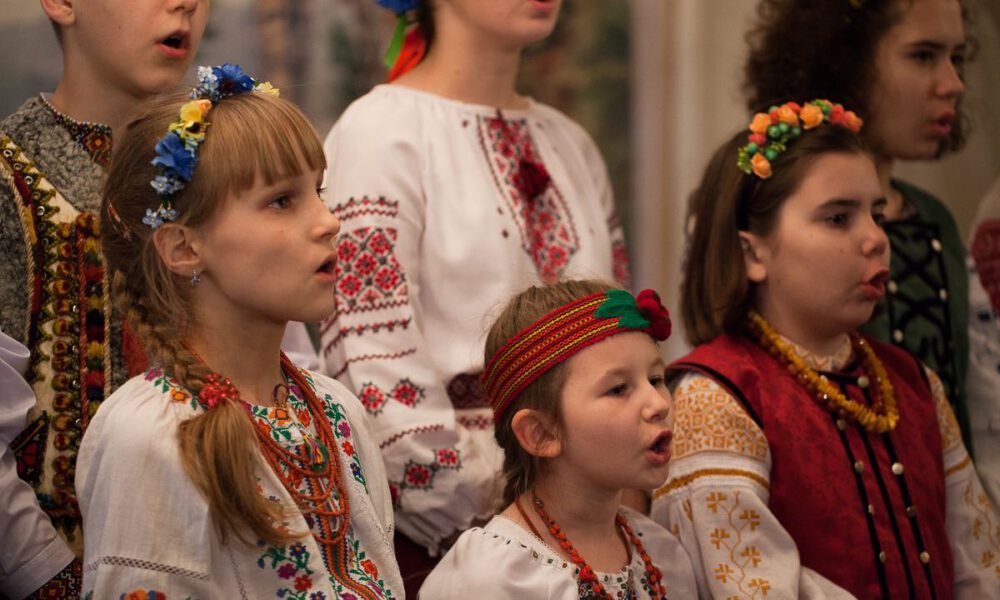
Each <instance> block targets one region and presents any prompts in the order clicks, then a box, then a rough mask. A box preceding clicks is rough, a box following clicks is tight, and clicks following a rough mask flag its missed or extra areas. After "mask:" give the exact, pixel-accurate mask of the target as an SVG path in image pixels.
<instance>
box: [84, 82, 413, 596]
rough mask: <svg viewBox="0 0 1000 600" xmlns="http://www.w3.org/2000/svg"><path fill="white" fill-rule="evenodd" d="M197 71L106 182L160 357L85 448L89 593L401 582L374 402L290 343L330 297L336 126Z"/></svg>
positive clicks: (110, 224)
mask: <svg viewBox="0 0 1000 600" xmlns="http://www.w3.org/2000/svg"><path fill="white" fill-rule="evenodd" d="M198 76H199V80H200V84H199V85H198V87H196V88H195V89H194V91H193V92H192V93H191V94H190V96H186V97H171V98H165V99H161V100H157V101H155V102H152V103H150V104H149V105H147V106H146V107H145V108H144V110H143V111H142V112H141V113H140V114H139V115H138V116H137V117H136V118H135V119H134V120H133V121H132V122H131V123H130V124H129V125H128V127H127V129H126V131H125V135H124V139H123V140H122V142H121V145H120V147H119V149H118V151H117V152H116V154H115V157H114V159H113V161H112V164H111V169H110V173H109V176H108V181H107V184H106V188H105V197H104V201H103V205H102V212H101V218H102V230H101V235H102V242H103V244H104V249H105V252H106V256H107V266H108V273H109V277H110V280H111V281H112V296H113V298H112V299H113V302H114V304H115V306H116V307H117V309H118V310H120V311H121V312H122V313H123V314H124V315H125V317H126V318H127V320H128V321H129V323H130V324H131V326H132V328H133V329H134V331H135V332H136V334H137V335H138V336H139V337H140V338H141V340H142V341H143V344H144V346H145V349H146V351H147V353H148V356H149V357H150V360H151V364H152V365H153V367H152V368H151V369H149V370H148V371H146V373H145V374H143V375H140V376H137V377H135V378H133V379H131V380H130V381H128V382H127V383H126V384H125V385H124V386H122V387H121V388H120V389H119V390H118V391H117V392H115V393H114V394H113V395H112V396H111V397H110V398H109V399H108V401H107V402H106V403H105V405H104V407H103V409H102V411H101V412H100V413H98V415H97V416H96V418H95V419H94V421H93V422H92V423H91V426H90V428H89V429H88V431H87V434H86V436H85V437H84V440H83V442H82V445H81V448H80V458H79V466H78V470H77V489H78V491H79V496H80V499H81V510H82V513H83V517H84V524H85V525H84V528H85V530H86V541H85V548H84V564H85V568H84V572H85V574H84V591H85V594H86V595H87V597H93V598H118V597H127V598H164V597H166V598H185V597H197V598H240V597H242V598H246V597H255V598H256V597H272V598H273V597H296V598H348V597H351V598H359V599H360V598H364V599H376V598H379V599H389V598H399V597H401V593H402V592H401V590H402V585H401V582H400V576H399V570H398V567H397V566H396V562H395V559H394V557H393V554H392V533H393V525H392V509H391V501H390V497H389V491H388V486H387V484H386V477H385V471H384V468H383V467H382V462H381V456H380V454H379V451H378V447H377V446H375V444H374V443H373V442H372V438H371V435H370V431H369V427H368V424H367V422H366V420H365V414H364V409H363V408H362V407H361V405H360V403H359V402H358V400H357V399H356V398H355V397H354V396H352V395H351V394H350V393H349V392H348V391H347V390H346V389H345V388H344V387H343V386H341V385H340V384H338V383H337V382H335V381H333V380H331V379H328V378H325V377H323V376H321V375H318V374H315V373H311V372H309V371H305V370H302V369H299V368H297V367H295V366H294V365H293V364H292V363H291V362H290V361H289V360H288V358H287V357H286V356H284V355H283V354H282V353H281V351H280V345H281V339H282V334H283V332H284V329H285V324H286V322H287V321H289V320H300V321H316V320H319V319H321V318H323V317H325V316H326V315H327V314H329V312H330V311H331V310H332V309H333V293H332V286H333V281H334V277H333V270H334V261H335V258H336V255H335V253H334V251H333V248H334V238H335V236H336V234H337V232H338V230H339V227H340V224H339V222H338V221H337V219H336V218H335V217H334V216H333V215H331V214H330V212H329V211H328V210H327V209H326V207H325V206H324V204H323V202H322V201H321V200H320V197H319V193H320V190H319V184H320V181H321V179H322V175H323V170H324V168H325V161H324V157H323V150H322V146H321V144H320V142H319V140H318V138H317V137H316V134H315V132H314V131H313V129H312V128H311V126H310V125H309V123H308V121H307V120H306V119H305V117H304V116H303V115H302V113H301V112H299V110H298V109H297V108H295V107H294V106H293V105H292V104H290V103H288V102H286V101H284V100H281V99H280V98H278V97H277V93H276V92H277V90H274V89H273V88H271V86H270V85H269V84H266V83H261V84H258V83H256V82H255V81H254V80H253V79H251V78H250V77H249V76H247V75H246V74H245V73H243V71H242V70H241V69H240V68H239V67H238V66H236V65H231V64H227V65H223V66H221V67H212V68H208V67H202V68H200V69H199V70H198Z"/></svg>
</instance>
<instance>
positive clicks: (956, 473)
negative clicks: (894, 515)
mask: <svg viewBox="0 0 1000 600" xmlns="http://www.w3.org/2000/svg"><path fill="white" fill-rule="evenodd" d="M924 370H925V372H926V373H927V378H928V381H930V384H931V392H932V394H933V395H934V403H935V405H936V406H937V415H938V425H939V426H940V430H941V447H942V450H943V453H944V482H945V528H946V530H947V532H948V540H949V541H950V543H951V553H952V558H953V560H954V563H955V598H958V599H968V600H973V599H974V598H1000V517H998V515H997V511H996V509H995V508H994V506H993V503H992V502H990V499H989V498H988V497H987V496H986V492H984V491H983V486H982V484H981V483H980V482H979V476H978V475H976V470H975V468H974V466H973V465H972V461H971V459H970V458H969V453H968V452H967V451H966V449H965V445H964V444H963V443H962V434H961V433H960V431H959V428H958V422H957V421H956V420H955V415H954V413H952V410H951V405H950V404H949V403H948V398H947V396H946V395H945V391H944V385H942V384H941V380H940V379H939V378H938V376H937V375H936V374H935V373H934V372H933V371H931V370H930V369H928V368H927V367H924Z"/></svg>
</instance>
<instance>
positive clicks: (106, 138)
mask: <svg viewBox="0 0 1000 600" xmlns="http://www.w3.org/2000/svg"><path fill="white" fill-rule="evenodd" d="M39 97H41V99H42V102H43V103H44V104H45V107H46V108H48V109H49V112H50V113H52V117H53V118H54V119H55V120H56V123H59V125H61V126H62V127H63V129H65V130H66V131H67V132H69V135H70V137H71V138H73V141H74V142H76V145H77V146H79V147H80V148H81V149H83V151H84V152H86V153H87V155H88V156H90V159H91V160H92V161H94V162H95V163H97V164H98V165H100V166H102V167H107V166H108V164H109V163H110V162H111V127H110V126H108V125H105V124H103V123H91V122H90V121H77V120H74V119H73V118H72V117H68V116H66V115H64V114H63V113H61V112H59V110H58V109H57V108H56V107H55V106H52V102H51V101H50V100H49V98H51V95H50V94H39Z"/></svg>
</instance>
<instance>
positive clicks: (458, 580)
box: [420, 281, 698, 600]
mask: <svg viewBox="0 0 1000 600" xmlns="http://www.w3.org/2000/svg"><path fill="white" fill-rule="evenodd" d="M669 333H670V317H669V315H668V313H667V310H666V309H665V308H664V307H663V306H662V305H661V304H660V300H659V297H658V296H657V295H656V294H655V292H653V291H652V290H644V291H643V292H641V293H640V294H639V296H638V298H633V297H632V295H631V294H629V293H628V292H625V291H623V290H620V289H614V288H612V287H610V286H608V285H607V284H603V283H600V282H597V281H566V282H561V283H557V284H553V285H549V286H536V287H531V288H528V289H527V290H525V291H524V292H522V293H520V294H518V295H517V296H515V297H514V298H513V299H512V300H511V301H510V303H509V304H508V305H507V307H506V308H505V309H504V310H503V312H502V313H501V314H500V316H499V317H498V318H497V320H496V322H495V323H494V325H493V327H492V328H491V330H490V333H489V335H488V337H487V340H486V352H485V358H486V369H485V372H484V375H483V383H484V385H485V387H486V389H487V391H488V392H489V396H490V400H491V403H492V408H493V413H494V418H495V421H496V429H495V437H496V440H497V442H498V444H499V445H500V447H501V448H502V449H503V452H504V473H503V474H504V492H503V504H502V506H503V510H502V512H500V514H499V515H497V516H495V517H493V519H492V520H491V521H490V522H489V523H487V524H486V526H485V527H482V528H479V527H476V528H472V529H470V530H468V531H466V532H465V533H463V534H462V536H461V537H460V538H459V539H458V541H457V542H456V543H455V545H454V546H452V548H451V549H450V550H449V551H448V553H447V554H446V555H445V557H444V558H443V559H442V560H441V562H440V563H439V564H438V566H437V567H436V568H435V569H434V571H432V572H431V574H430V575H429V576H428V578H427V580H426V582H425V584H424V586H423V588H421V591H420V594H421V597H423V598H433V599H435V600H440V599H450V598H454V599H458V598H477V597H478V598H526V599H532V600H534V599H559V600H575V599H577V598H601V599H604V598H609V599H610V598H635V599H652V598H656V599H659V598H666V597H667V596H668V594H669V595H670V597H673V598H694V597H697V595H698V593H697V589H696V587H695V580H694V576H693V572H692V566H691V560H690V558H689V557H688V555H687V554H686V553H685V551H684V550H683V548H682V547H681V546H680V544H679V542H678V541H677V539H676V538H675V537H674V536H673V535H672V534H671V533H670V532H668V531H667V530H665V529H663V528H661V527H659V526H658V525H656V524H655V523H653V522H652V521H650V520H649V519H648V518H647V517H646V516H644V515H642V514H640V513H638V512H636V511H633V510H631V509H628V508H624V507H623V506H622V505H621V500H622V491H623V490H624V489H642V490H650V489H653V488H655V487H656V486H658V485H660V484H661V483H662V482H663V481H664V479H665V478H666V475H667V460H668V458H669V455H670V438H671V431H670V426H671V421H672V419H671V414H670V393H669V392H668V391H667V389H666V386H665V385H664V380H663V360H662V359H661V358H660V354H659V350H658V347H657V341H660V340H664V339H666V337H667V336H668V335H669Z"/></svg>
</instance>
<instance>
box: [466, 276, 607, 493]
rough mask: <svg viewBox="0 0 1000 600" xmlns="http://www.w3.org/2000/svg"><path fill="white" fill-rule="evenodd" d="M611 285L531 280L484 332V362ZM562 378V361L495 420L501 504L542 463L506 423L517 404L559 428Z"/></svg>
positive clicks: (527, 484)
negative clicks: (542, 321)
mask: <svg viewBox="0 0 1000 600" xmlns="http://www.w3.org/2000/svg"><path fill="white" fill-rule="evenodd" d="M614 287H616V286H613V285H610V284H608V283H605V282H603V281H597V280H582V281H561V282H558V283H554V284H549V285H536V286H533V287H530V288H528V289H526V290H524V291H522V292H521V293H519V294H517V295H516V296H514V297H513V298H511V300H510V301H509V302H508V303H507V305H506V306H505V307H504V309H503V310H502V311H501V312H500V315H499V316H498V317H497V318H496V320H495V321H494V322H493V325H492V326H491V327H490V331H489V334H487V336H486V348H485V353H484V356H485V360H484V362H486V363H488V362H489V360H490V358H492V357H493V355H494V354H496V352H497V351H498V350H499V349H500V348H502V347H503V346H504V344H506V343H507V340H509V339H511V338H512V337H514V336H515V335H517V334H518V333H519V332H520V331H521V330H522V329H525V328H526V327H528V326H530V325H531V324H532V323H534V322H535V321H537V320H538V319H540V318H542V317H544V316H545V315H546V314H548V313H550V312H552V311H553V310H555V309H557V308H559V307H561V306H564V305H566V304H569V303H570V302H573V301H574V300H579V299H580V298H583V297H584V296H589V295H591V294H597V293H600V292H606V291H608V290H610V289H613V288H614ZM565 383H566V363H565V362H563V363H561V364H559V365H557V366H555V367H553V368H552V369H551V370H549V371H548V372H546V373H545V374H544V375H542V376H541V377H539V378H538V379H536V380H535V381H534V382H532V383H531V385H529V386H528V387H526V388H525V389H524V391H523V392H521V393H520V394H519V395H518V396H517V397H516V398H514V400H513V401H512V402H511V403H510V406H508V407H507V409H506V410H505V411H504V413H503V416H502V417H501V419H500V422H498V423H496V426H495V427H494V429H493V435H494V437H495V438H496V441H497V444H498V445H499V446H500V448H501V449H502V450H503V457H504V458H503V493H502V497H501V502H502V504H503V506H508V505H510V504H511V503H513V502H514V499H515V498H517V497H518V496H520V495H521V494H523V493H525V492H527V491H528V490H530V489H531V488H532V487H534V485H535V483H536V482H537V481H538V478H539V477H540V476H541V474H542V473H543V468H544V463H543V462H542V461H541V460H540V459H539V458H538V457H536V456H533V455H531V454H529V453H528V452H527V451H525V450H524V448H522V447H521V444H520V443H519V442H518V441H517V437H516V436H515V435H514V430H513V427H512V426H511V421H512V420H513V418H514V415H515V414H517V412H518V411H519V410H521V409H522V408H530V409H533V410H536V411H538V412H539V413H541V414H542V415H543V416H544V417H545V418H547V419H548V420H549V422H551V423H553V424H555V425H556V426H558V427H561V425H562V410H561V408H560V405H561V403H560V398H561V397H562V390H563V386H564V385H565Z"/></svg>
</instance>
